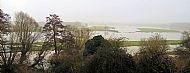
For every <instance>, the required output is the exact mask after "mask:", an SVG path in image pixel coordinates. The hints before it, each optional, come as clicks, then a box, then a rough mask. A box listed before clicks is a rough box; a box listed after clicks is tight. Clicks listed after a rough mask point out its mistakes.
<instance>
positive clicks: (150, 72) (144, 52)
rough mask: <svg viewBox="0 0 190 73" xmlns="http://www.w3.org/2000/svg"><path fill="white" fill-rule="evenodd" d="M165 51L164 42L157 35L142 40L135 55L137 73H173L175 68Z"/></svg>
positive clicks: (166, 46) (166, 47)
mask: <svg viewBox="0 0 190 73" xmlns="http://www.w3.org/2000/svg"><path fill="white" fill-rule="evenodd" d="M167 49H168V45H167V44H166V40H165V39H164V38H162V37H161V36H160V35H159V34H156V35H155V36H152V37H150V38H148V39H145V40H143V41H142V43H141V46H140V52H139V53H138V54H137V65H138V66H137V68H138V73H175V72H176V66H175V63H174V61H173V60H172V58H171V57H169V56H168V55H167V52H166V51H167Z"/></svg>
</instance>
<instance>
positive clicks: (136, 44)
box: [124, 40, 181, 46]
mask: <svg viewBox="0 0 190 73" xmlns="http://www.w3.org/2000/svg"><path fill="white" fill-rule="evenodd" d="M140 43H141V41H126V42H125V43H124V46H140ZM180 43H181V40H167V44H168V45H177V44H180Z"/></svg>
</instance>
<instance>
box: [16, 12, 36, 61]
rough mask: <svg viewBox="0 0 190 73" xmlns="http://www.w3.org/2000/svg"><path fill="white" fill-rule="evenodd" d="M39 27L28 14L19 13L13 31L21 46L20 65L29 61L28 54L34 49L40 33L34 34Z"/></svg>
mask: <svg viewBox="0 0 190 73" xmlns="http://www.w3.org/2000/svg"><path fill="white" fill-rule="evenodd" d="M37 27H38V23H37V22H36V21H35V19H34V18H32V17H30V16H29V15H28V14H27V13H24V12H18V13H16V15H15V26H14V27H13V31H14V32H15V33H16V36H15V37H18V40H17V41H16V43H19V44H21V49H20V50H21V57H20V63H23V61H24V60H26V59H27V52H28V51H29V50H30V49H31V48H32V44H33V43H34V42H35V41H36V40H37V39H38V37H39V33H34V30H36V29H37Z"/></svg>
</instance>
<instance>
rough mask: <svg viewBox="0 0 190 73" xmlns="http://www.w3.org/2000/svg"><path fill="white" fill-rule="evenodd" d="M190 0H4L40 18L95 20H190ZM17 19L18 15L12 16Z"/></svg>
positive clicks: (7, 8) (4, 3) (11, 8)
mask: <svg viewBox="0 0 190 73" xmlns="http://www.w3.org/2000/svg"><path fill="white" fill-rule="evenodd" d="M189 2H190V1H189V0H154V1H149V0H117V1H116V0H109V1H105V0H77V1H73V0H56V1H55V0H40V1H36V0H9V1H7V0H1V6H2V9H3V10H4V11H5V12H6V13H8V14H10V15H11V17H13V16H14V14H15V13H16V12H18V11H23V12H27V13H28V14H30V15H31V16H32V17H34V18H35V19H36V20H37V21H39V22H41V21H45V17H47V16H48V15H49V14H54V13H55V14H57V15H59V16H60V17H61V18H62V20H63V21H66V22H67V21H69V22H73V21H79V22H95V23H189V22H190V21H189V20H190V15H189V13H190V5H189ZM12 19H14V17H13V18H12Z"/></svg>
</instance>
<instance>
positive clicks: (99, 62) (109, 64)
mask: <svg viewBox="0 0 190 73" xmlns="http://www.w3.org/2000/svg"><path fill="white" fill-rule="evenodd" d="M83 70H84V73H134V72H135V71H136V64H135V61H134V60H133V57H132V56H131V55H130V54H126V51H124V50H122V49H119V48H99V49H98V50H97V52H96V54H95V56H94V57H93V58H92V59H91V60H90V62H89V63H88V64H87V65H86V66H85V69H83Z"/></svg>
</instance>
